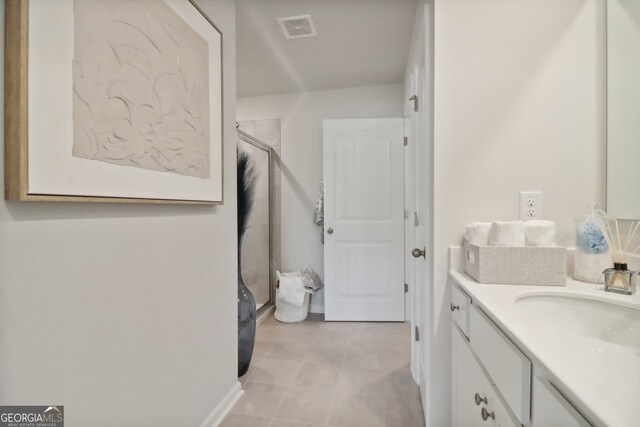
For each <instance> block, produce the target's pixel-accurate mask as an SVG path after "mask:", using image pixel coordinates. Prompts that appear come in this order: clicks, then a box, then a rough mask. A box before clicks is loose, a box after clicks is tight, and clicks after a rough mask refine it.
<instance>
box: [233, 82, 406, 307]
mask: <svg viewBox="0 0 640 427" xmlns="http://www.w3.org/2000/svg"><path fill="white" fill-rule="evenodd" d="M403 103H404V100H403V87H402V85H401V84H393V85H381V86H366V87H357V88H349V89H338V90H327V91H318V92H303V93H292V94H285V95H274V96H261V97H252V98H240V99H238V107H237V114H238V120H261V119H272V118H280V119H281V122H282V157H281V159H282V164H281V168H282V230H281V233H282V234H281V235H282V270H285V271H291V270H299V269H300V268H302V267H304V266H307V265H310V266H311V267H312V268H313V269H314V271H316V272H318V273H319V274H320V275H321V276H322V274H323V269H324V267H323V265H324V264H323V246H322V243H321V241H320V238H321V230H319V229H318V228H317V227H316V226H315V225H314V222H313V211H314V208H315V202H316V196H317V194H318V189H319V186H320V179H321V178H322V120H324V119H339V118H377V117H402V116H403V114H402V110H403ZM311 311H313V312H324V298H323V294H322V292H320V293H319V294H317V295H315V296H314V298H312V302H311Z"/></svg>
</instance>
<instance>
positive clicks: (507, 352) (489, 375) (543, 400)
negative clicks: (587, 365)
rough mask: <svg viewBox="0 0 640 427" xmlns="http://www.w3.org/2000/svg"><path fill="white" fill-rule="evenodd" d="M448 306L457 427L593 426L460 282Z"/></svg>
mask: <svg viewBox="0 0 640 427" xmlns="http://www.w3.org/2000/svg"><path fill="white" fill-rule="evenodd" d="M450 308H451V312H452V365H453V366H452V411H453V414H452V420H453V425H454V426H457V427H474V426H491V427H494V426H501V427H504V426H511V427H513V426H525V427H585V426H589V425H590V424H589V423H588V422H587V421H586V420H585V419H584V418H583V417H582V416H581V415H580V414H579V413H578V411H577V410H576V409H575V408H574V407H573V406H572V405H571V404H570V403H569V402H568V401H567V400H566V399H565V398H564V397H563V396H562V395H561V394H560V393H559V392H558V390H556V388H555V387H554V386H553V385H552V384H551V383H550V382H549V381H548V380H547V379H546V378H544V369H537V368H536V367H535V366H534V365H533V364H532V363H531V361H530V360H529V358H528V357H527V356H526V355H525V354H524V353H523V352H522V351H521V350H520V349H519V348H518V347H517V346H516V345H515V344H514V343H513V342H512V341H511V340H510V339H509V337H507V336H506V335H505V334H504V333H503V331H502V330H501V329H500V328H499V327H498V326H497V325H496V324H495V323H494V322H493V321H492V320H491V319H490V318H489V316H487V314H486V313H485V312H484V311H483V309H482V308H481V307H479V306H478V305H477V304H475V303H474V301H473V300H472V298H471V297H470V296H469V295H468V294H467V293H466V292H465V291H464V290H463V289H461V288H460V287H458V286H457V285H454V286H453V288H452V297H451V306H450ZM537 375H543V376H537Z"/></svg>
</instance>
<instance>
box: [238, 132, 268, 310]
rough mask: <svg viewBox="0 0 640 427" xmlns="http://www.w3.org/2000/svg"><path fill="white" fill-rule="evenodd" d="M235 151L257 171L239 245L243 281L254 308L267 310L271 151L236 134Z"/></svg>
mask: <svg viewBox="0 0 640 427" xmlns="http://www.w3.org/2000/svg"><path fill="white" fill-rule="evenodd" d="M238 150H239V151H241V152H245V153H247V154H248V155H249V159H250V160H251V162H252V163H253V165H254V168H255V170H256V172H257V178H256V182H255V196H254V201H253V208H252V210H251V213H250V215H249V220H248V222H247V230H246V231H245V235H244V241H243V245H242V253H241V255H240V256H241V257H242V278H243V280H244V284H245V286H247V288H249V290H250V291H251V293H252V294H253V297H254V299H255V301H256V308H257V309H258V311H260V309H261V307H264V308H267V307H268V306H269V305H270V304H272V303H273V290H272V286H271V276H272V275H271V271H270V266H271V221H270V206H269V203H270V198H269V191H270V188H271V185H270V182H269V179H270V176H271V175H270V170H269V168H270V165H271V158H270V156H271V149H270V147H269V146H267V145H266V144H264V143H262V142H261V141H259V140H257V139H255V138H253V137H252V136H250V135H248V134H246V133H244V132H242V131H238Z"/></svg>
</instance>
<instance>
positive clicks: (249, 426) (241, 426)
mask: <svg viewBox="0 0 640 427" xmlns="http://www.w3.org/2000/svg"><path fill="white" fill-rule="evenodd" d="M270 423H271V418H267V417H257V416H255V415H245V414H229V415H227V416H226V417H225V419H224V421H222V424H220V427H269V426H270V425H271V424H270Z"/></svg>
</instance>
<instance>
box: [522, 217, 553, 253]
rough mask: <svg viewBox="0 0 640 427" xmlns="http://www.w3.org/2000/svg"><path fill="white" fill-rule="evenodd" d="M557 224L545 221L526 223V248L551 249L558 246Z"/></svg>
mask: <svg viewBox="0 0 640 427" xmlns="http://www.w3.org/2000/svg"><path fill="white" fill-rule="evenodd" d="M555 236H556V223H555V222H553V221H545V220H535V219H534V220H531V221H527V222H525V223H524V240H525V245H526V246H539V247H545V248H548V247H551V246H555V245H556V237H555Z"/></svg>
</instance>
